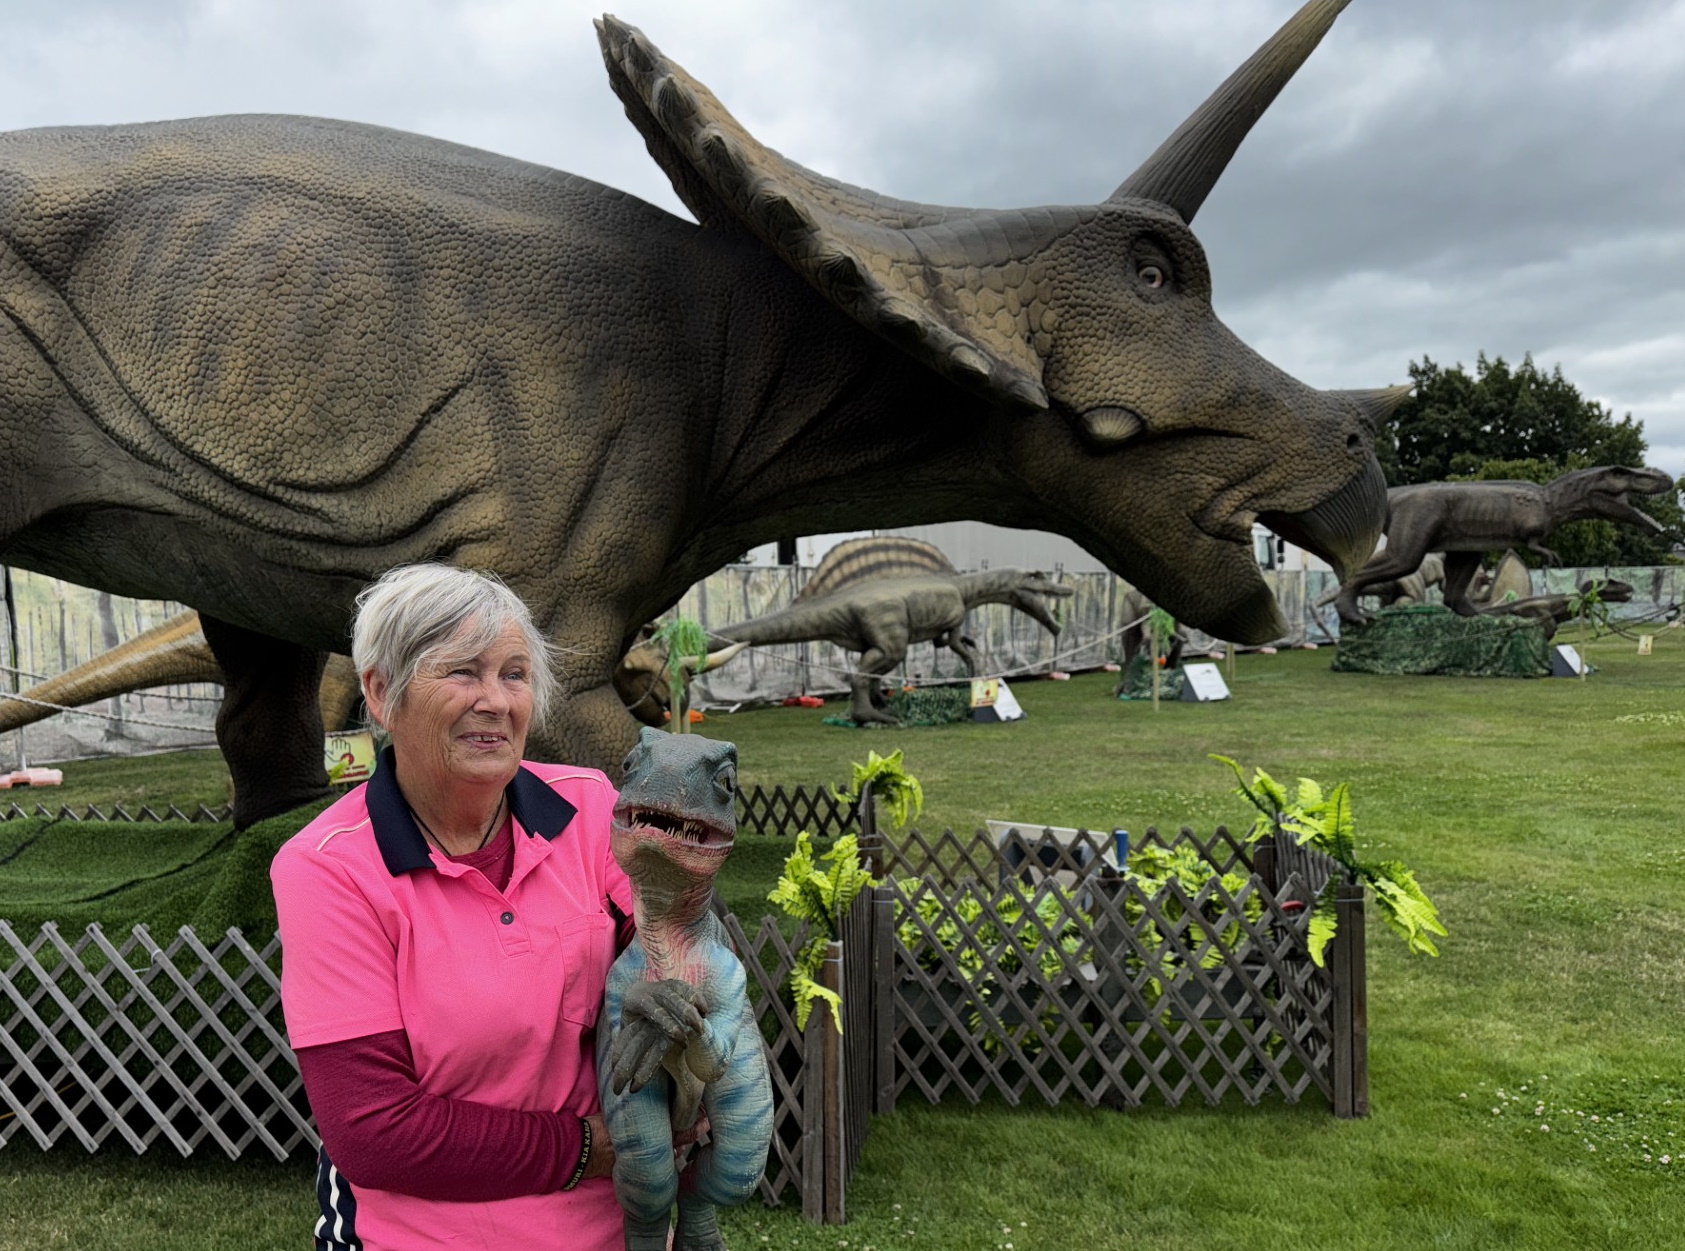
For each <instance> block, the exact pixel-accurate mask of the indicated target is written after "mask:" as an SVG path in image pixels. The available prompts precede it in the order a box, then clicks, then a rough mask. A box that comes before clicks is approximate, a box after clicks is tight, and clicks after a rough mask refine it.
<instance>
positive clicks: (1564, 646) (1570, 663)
mask: <svg viewBox="0 0 1685 1251" xmlns="http://www.w3.org/2000/svg"><path fill="white" fill-rule="evenodd" d="M1585 665H1586V662H1585V661H1584V660H1582V659H1581V658H1580V653H1579V651H1578V649H1577V648H1575V647H1574V646H1573V645H1572V644H1569V643H1558V644H1557V645H1556V646H1555V647H1553V648H1551V650H1550V676H1551V677H1553V678H1583V677H1585V675H1586V671H1585Z"/></svg>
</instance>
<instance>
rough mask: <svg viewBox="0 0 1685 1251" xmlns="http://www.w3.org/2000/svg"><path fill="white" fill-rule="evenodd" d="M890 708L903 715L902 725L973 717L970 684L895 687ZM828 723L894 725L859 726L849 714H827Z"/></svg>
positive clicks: (932, 723) (897, 714) (881, 727)
mask: <svg viewBox="0 0 1685 1251" xmlns="http://www.w3.org/2000/svg"><path fill="white" fill-rule="evenodd" d="M889 710H890V711H891V712H892V713H894V714H895V715H896V716H897V717H899V718H900V719H901V726H902V728H905V727H907V726H915V725H953V724H954V723H955V722H957V721H970V720H971V684H970V683H969V682H967V683H965V684H964V685H961V686H916V687H914V688H913V689H912V690H910V691H896V692H894V693H893V694H891V695H890V697H889ZM825 724H826V725H846V726H848V727H849V728H851V729H855V728H859V729H894V728H896V727H894V726H886V725H883V724H882V723H881V722H876V721H869V722H867V723H866V724H865V725H864V726H856V724H855V721H854V718H853V717H850V716H846V715H845V716H840V717H826V718H825Z"/></svg>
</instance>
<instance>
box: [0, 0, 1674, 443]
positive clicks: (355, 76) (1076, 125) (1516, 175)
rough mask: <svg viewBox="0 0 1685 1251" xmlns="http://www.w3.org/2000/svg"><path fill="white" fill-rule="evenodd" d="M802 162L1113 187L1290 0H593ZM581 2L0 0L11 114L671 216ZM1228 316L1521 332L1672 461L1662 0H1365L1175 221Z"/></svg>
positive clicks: (1440, 346) (1400, 339)
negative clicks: (344, 144) (352, 141)
mask: <svg viewBox="0 0 1685 1251" xmlns="http://www.w3.org/2000/svg"><path fill="white" fill-rule="evenodd" d="M616 2H617V3H619V4H620V5H621V7H619V8H618V9H617V10H616V13H617V16H619V17H621V18H623V19H624V20H626V21H629V22H632V23H633V24H635V25H638V26H640V27H642V28H643V30H644V32H645V33H646V34H647V35H648V36H649V37H650V38H651V39H652V40H654V42H655V43H656V44H657V45H659V46H660V47H661V48H662V50H663V51H665V52H666V53H667V54H668V55H669V56H671V57H673V58H674V59H675V60H677V61H678V62H679V63H680V64H682V65H684V66H686V67H687V68H688V69H689V70H690V71H691V72H692V73H694V74H695V75H696V76H697V77H698V78H700V79H701V80H702V81H703V82H705V83H707V84H708V85H709V86H710V87H711V88H713V90H714V92H715V94H717V95H718V96H719V97H720V98H721V100H723V101H724V102H725V104H726V105H727V107H729V108H730V109H731V110H732V111H733V112H734V113H735V114H736V115H737V116H738V118H739V119H740V120H742V121H743V122H744V123H745V124H746V125H747V126H748V128H749V129H750V130H751V131H752V132H754V133H755V134H757V135H758V136H759V137H760V138H761V139H762V140H763V141H764V142H766V143H768V144H770V145H771V146H773V147H775V148H777V149H779V150H781V151H782V152H784V153H785V154H787V155H789V156H790V157H792V158H794V159H795V160H798V161H800V162H801V163H803V164H804V165H808V166H810V167H812V168H815V169H818V170H820V171H821V172H823V173H827V174H831V175H834V176H836V177H839V178H842V179H845V180H846V181H849V182H852V183H857V184H861V185H864V186H869V187H872V188H875V189H877V190H879V191H882V192H885V193H887V194H891V195H896V196H900V197H904V198H908V199H914V200H924V201H930V202H935V203H944V204H962V205H978V206H990V207H1014V206H1028V205H1036V204H1061V203H1084V202H1092V201H1095V200H1099V199H1103V198H1105V196H1107V195H1108V194H1109V193H1110V192H1111V190H1112V189H1113V187H1114V186H1115V185H1116V184H1117V183H1118V182H1119V181H1120V180H1121V179H1122V178H1123V177H1124V175H1126V174H1127V173H1128V172H1129V171H1130V170H1131V169H1132V168H1133V167H1134V165H1135V164H1136V163H1137V162H1138V161H1139V160H1140V159H1141V158H1143V157H1144V156H1145V155H1146V154H1147V153H1148V152H1150V151H1151V150H1152V149H1153V148H1154V147H1155V146H1156V145H1157V144H1158V142H1159V141H1160V140H1161V139H1163V138H1164V136H1165V135H1167V134H1168V133H1169V132H1170V131H1171V130H1172V129H1174V128H1175V126H1176V125H1177V124H1178V123H1179V122H1180V121H1181V120H1182V118H1183V117H1184V116H1185V115H1186V114H1187V112H1188V111H1189V110H1191V109H1192V108H1193V107H1194V106H1195V105H1197V104H1198V103H1199V101H1200V100H1201V99H1203V98H1204V96H1205V95H1206V93H1207V92H1209V91H1210V90H1211V88H1212V87H1214V86H1215V85H1216V84H1217V83H1218V82H1219V81H1221V79H1222V78H1223V77H1224V76H1225V75H1226V74H1227V73H1228V72H1229V71H1230V70H1232V69H1233V68H1234V67H1235V66H1236V65H1237V64H1239V62H1240V61H1241V60H1243V59H1244V58H1245V57H1246V56H1247V55H1249V54H1250V53H1251V51H1252V50H1253V48H1254V47H1255V46H1256V45H1257V44H1258V43H1260V42H1261V41H1262V40H1263V39H1265V38H1266V37H1267V36H1268V35H1269V34H1270V32H1271V31H1272V30H1273V29H1274V28H1275V27H1276V26H1277V25H1278V24H1279V23H1280V22H1281V21H1282V20H1283V19H1285V18H1286V16H1287V15H1288V14H1289V13H1291V12H1292V10H1293V9H1294V8H1295V7H1296V5H1295V3H1294V0H1158V2H1157V3H1148V2H1146V0H1104V2H1099V0H1096V2H1092V3H1081V2H1077V0H1071V2H1069V3H1057V2H1056V0H1037V2H1036V3H1034V4H1030V3H1024V2H1023V0H1011V2H1006V0H893V2H892V0H856V2H854V3H846V4H845V3H835V2H825V0H803V2H802V3H800V4H795V3H788V2H786V3H775V2H773V0H709V2H707V3H698V2H696V0H688V2H686V3H679V2H677V0H616ZM596 11H598V9H597V6H594V5H587V4H582V3H576V2H575V0H503V2H485V3H476V2H473V0H28V2H23V0H0V18H3V24H0V83H4V88H3V90H0V129H13V128H17V127H26V126H44V125H63V124H72V123H75V124H81V123H112V122H132V121H143V120H152V119H159V118H170V117H186V116H194V115H200V114H207V113H241V112H282V113H308V114H315V115H318V116H328V117H342V118H350V119H355V120H358V121H366V122H375V123H379V124H382V125H386V126H394V127H399V128H402V129H406V130H415V131H420V132H423V133H426V134H431V135H437V136H440V137H443V138H448V139H453V140H456V141H458V142H463V143H470V144H475V145H478V146H481V147H485V148H489V149H492V150H494V151H497V152H502V153H506V154H508V155H511V156H517V157H521V158H523V159H526V160H530V161H537V162H540V163H542V164H545V165H552V166H556V167H559V168H562V169H567V170H571V171H573V172H575V173H579V174H584V175H587V176H589V177H592V178H596V179H598V180H600V181H602V182H605V183H609V184H612V185H614V186H617V187H620V188H623V189H625V190H628V191H631V192H633V193H635V194H637V195H640V196H643V197H645V198H647V199H650V200H653V201H655V202H656V203H658V204H661V205H663V206H666V207H668V208H670V209H672V210H674V211H676V212H683V209H682V208H680V206H679V204H678V202H677V200H676V198H675V197H674V196H673V194H672V192H671V191H670V190H669V189H668V187H667V185H666V182H665V180H664V179H663V178H662V176H661V174H660V172H659V170H657V169H656V167H655V165H654V164H653V162H651V161H650V160H649V158H648V156H647V155H646V154H645V152H644V150H643V145H642V142H641V140H640V139H639V138H638V136H637V134H636V132H634V131H633V129H632V127H631V125H630V124H629V123H628V122H627V121H626V120H625V117H624V115H623V114H622V112H621V109H620V105H619V102H618V101H617V100H616V99H615V98H614V97H613V95H612V94H611V93H610V91H609V89H608V86H607V83H606V79H605V76H604V73H603V68H602V62H601V59H600V57H599V54H598V51H597V45H596V39H595V35H594V33H593V31H592V29H591V20H590V19H591V17H592V16H593V15H594V14H595V12H596ZM1194 225H1195V229H1196V231H1197V232H1198V233H1199V235H1200V237H1201V238H1202V240H1203V241H1204V243H1205V245H1206V248H1207V250H1208V251H1209V253H1210V255H1211V265H1212V271H1213V274H1214V277H1215V282H1216V304H1217V310H1218V313H1219V314H1220V315H1221V316H1222V317H1223V319H1224V320H1225V321H1227V322H1228V323H1229V324H1230V325H1231V326H1233V327H1234V328H1235V329H1236V330H1237V331H1238V332H1239V333H1240V334H1241V335H1242V337H1244V338H1245V339H1247V340H1248V341H1249V342H1250V343H1252V344H1253V345H1254V346H1255V347H1257V348H1258V349H1259V350H1260V351H1262V352H1263V353H1264V354H1265V355H1266V356H1268V357H1269V358H1271V359H1272V360H1274V361H1275V362H1276V363H1277V364H1278V365H1281V366H1282V367H1284V368H1285V369H1287V370H1289V371H1290V372H1292V373H1294V374H1296V375H1297V376H1299V377H1300V378H1302V379H1303V380H1304V381H1306V382H1308V383H1310V384H1312V385H1314V386H1319V387H1346V386H1370V385H1381V384H1385V383H1390V382H1396V381H1402V380H1404V378H1405V376H1406V365H1407V364H1408V362H1409V361H1411V360H1412V359H1419V358H1420V357H1421V356H1423V355H1424V354H1426V355H1428V356H1431V357H1433V358H1434V359H1435V360H1437V361H1440V362H1442V363H1446V364H1449V363H1452V362H1456V361H1463V362H1466V363H1468V364H1470V365H1471V366H1472V364H1473V363H1474V358H1475V356H1476V354H1477V353H1478V352H1480V351H1482V350H1485V351H1486V352H1488V353H1490V354H1501V355H1504V356H1506V357H1510V358H1512V359H1514V358H1519V357H1520V356H1521V355H1522V354H1523V353H1526V352H1531V353H1532V354H1533V356H1534V357H1535V359H1536V360H1538V361H1539V362H1540V363H1541V364H1543V365H1546V366H1549V365H1552V364H1556V363H1560V364H1561V365H1562V368H1563V370H1564V372H1565V373H1566V375H1567V376H1568V377H1569V379H1570V380H1572V381H1573V382H1575V383H1576V384H1577V385H1579V386H1580V387H1581V388H1582V389H1583V390H1585V391H1587V392H1588V393H1589V394H1591V395H1593V396H1595V397H1597V398H1598V399H1600V400H1602V401H1603V402H1604V403H1606V404H1608V405H1609V406H1610V407H1611V408H1613V409H1614V410H1615V412H1616V413H1617V415H1619V414H1623V413H1627V412H1631V413H1632V414H1633V415H1634V416H1636V417H1638V418H1640V419H1642V420H1643V422H1644V425H1645V432H1646V434H1647V436H1648V438H1649V441H1650V447H1651V460H1652V463H1654V464H1658V465H1660V466H1661V467H1663V468H1665V469H1667V470H1669V471H1670V472H1673V473H1675V474H1678V473H1681V472H1685V0H1478V2H1476V0H1354V2H1353V3H1352V5H1351V7H1350V8H1349V9H1348V10H1347V11H1346V13H1345V14H1344V16H1342V17H1341V18H1340V20H1339V21H1338V22H1337V23H1336V24H1335V26H1334V29H1333V30H1332V32H1331V33H1330V34H1329V36H1328V37H1327V39H1325V40H1324V41H1323V44H1322V46H1321V48H1320V49H1319V50H1318V51H1317V53H1316V54H1315V55H1314V56H1313V57H1312V58H1311V60H1310V62H1309V63H1308V64H1307V65H1306V66H1305V68H1304V69H1303V70H1302V71H1300V73H1299V75H1298V77H1297V78H1296V79H1295V80H1294V82H1293V83H1292V85H1290V86H1289V87H1288V89H1287V90H1286V91H1285V92H1284V93H1283V94H1282V96H1281V98H1280V99H1279V100H1278V101H1277V102H1276V104H1275V106H1274V108H1272V109H1271V111H1270V112H1269V113H1268V114H1267V115H1266V116H1265V118H1264V119H1263V121H1261V122H1260V123H1259V125H1258V127H1257V128H1256V129H1255V130H1254V131H1253V133H1252V136H1251V138H1250V139H1249V140H1248V141H1247V143H1246V145H1245V146H1244V147H1243V148H1242V149H1241V152H1240V155H1239V157H1238V158H1237V159H1236V161H1235V162H1234V164H1233V165H1232V166H1231V167H1230V169H1229V172H1228V173H1227V174H1226V175H1225V177H1224V179H1223V181H1222V182H1221V183H1219V184H1218V187H1217V189H1216V191H1215V192H1214V193H1213V194H1212V196H1211V198H1210V199H1209V200H1208V201H1207V202H1206V204H1205V207H1204V208H1203V210H1202V211H1201V212H1200V214H1199V217H1198V219H1197V221H1196V222H1195V223H1194Z"/></svg>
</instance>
